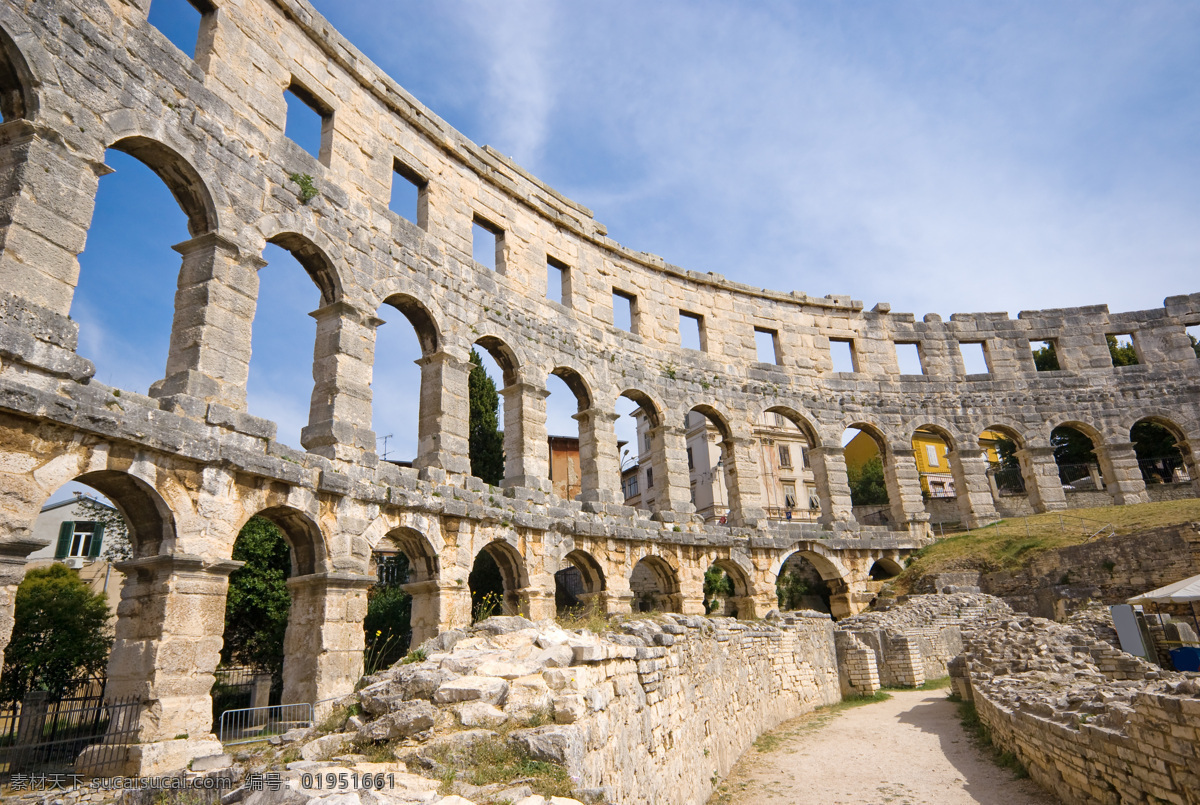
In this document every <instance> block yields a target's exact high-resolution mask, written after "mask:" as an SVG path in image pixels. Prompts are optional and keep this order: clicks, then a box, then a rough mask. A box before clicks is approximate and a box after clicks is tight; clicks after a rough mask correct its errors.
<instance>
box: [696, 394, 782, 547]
mask: <svg viewBox="0 0 1200 805" xmlns="http://www.w3.org/2000/svg"><path fill="white" fill-rule="evenodd" d="M693 414H698V415H699V416H700V417H701V418H702V419H703V422H704V423H707V424H706V425H704V426H703V427H704V430H703V432H702V433H698V432H697V431H695V430H694V428H697V427H700V426H701V423H700V422H699V421H697V420H696V418H695V417H693ZM685 422H686V428H685V430H684V436H685V440H686V441H685V444H686V446H687V450H688V455H689V467H688V470H689V475H690V478H689V481H691V482H694V483H692V485H691V486H690V489H689V491H690V493H691V496H692V499H691V502H692V503H693V504H694V505H695V507H696V511H697V513H698V514H700V515H702V516H704V517H705V519H706V520H709V521H710V522H711V521H720V522H728V523H729V524H732V525H739V526H754V525H755V524H756V523H757V522H758V520H759V518H760V517H762V516H763V510H762V508H761V507H762V494H761V486H760V482H761V475H760V472H759V470H760V467H759V462H760V460H761V453H760V451H759V450H758V448H757V447H755V445H754V441H753V439H751V438H748V437H746V436H741V437H737V436H735V435H734V429H733V425H732V424H731V423H730V420H729V417H727V416H726V415H725V414H724V413H722V412H721V411H719V410H718V409H717V408H716V407H715V406H713V405H710V404H708V403H700V404H698V405H695V406H692V408H690V409H689V410H688V412H687V416H686V419H685ZM747 424H749V423H747ZM707 425H712V426H713V428H714V429H715V430H716V433H717V449H718V450H719V451H720V454H719V456H718V457H717V460H716V462H715V463H714V462H713V460H712V454H711V452H710V449H709V443H710V439H709V432H708V427H707ZM756 453H759V454H758V455H756ZM697 462H699V464H697ZM726 508H727V509H728V514H727V515H726Z"/></svg>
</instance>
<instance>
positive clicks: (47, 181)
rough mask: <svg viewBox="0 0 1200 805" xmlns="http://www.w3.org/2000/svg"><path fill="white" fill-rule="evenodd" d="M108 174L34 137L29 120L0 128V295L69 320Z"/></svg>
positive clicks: (97, 165) (99, 166)
mask: <svg viewBox="0 0 1200 805" xmlns="http://www.w3.org/2000/svg"><path fill="white" fill-rule="evenodd" d="M107 173H112V169H111V168H109V167H108V166H107V165H104V164H103V163H98V162H95V163H90V162H86V161H84V160H82V159H80V158H79V157H77V156H73V155H72V154H71V153H70V152H69V151H68V149H67V148H66V147H65V146H62V145H58V144H56V143H53V142H51V141H49V140H46V139H44V138H42V137H41V136H39V135H38V134H37V133H36V131H35V129H34V126H33V124H31V123H29V122H28V121H26V120H13V121H9V122H8V123H4V124H2V125H0V209H2V210H3V215H0V277H4V292H7V293H11V294H13V295H15V296H18V297H20V298H21V299H23V300H25V301H27V302H28V303H31V304H33V305H36V306H37V307H39V308H42V309H44V310H46V311H48V312H49V313H51V314H56V315H58V316H61V317H62V318H63V319H66V317H67V315H68V314H69V313H70V312H71V300H72V298H73V297H74V295H75V285H76V283H77V282H78V279H79V261H78V256H79V253H80V252H82V251H83V246H84V241H85V240H86V239H87V231H88V226H89V225H90V224H91V220H92V207H93V206H94V204H95V199H96V187H97V184H98V182H99V177H101V176H103V175H105V174H107ZM75 332H77V330H75ZM64 346H67V348H68V349H73V348H74V346H75V345H74V344H73V343H72V344H70V345H64Z"/></svg>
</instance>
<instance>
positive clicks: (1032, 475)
mask: <svg viewBox="0 0 1200 805" xmlns="http://www.w3.org/2000/svg"><path fill="white" fill-rule="evenodd" d="M1016 456H1017V460H1018V461H1019V462H1021V476H1022V478H1024V480H1025V494H1026V495H1027V496H1028V497H1029V505H1030V506H1032V507H1033V510H1034V511H1035V512H1049V511H1057V510H1060V509H1065V508H1067V493H1066V492H1064V491H1063V485H1062V479H1061V478H1059V477H1058V463H1057V462H1056V461H1055V460H1054V448H1053V447H1026V448H1023V449H1021V450H1018V451H1017V453H1016Z"/></svg>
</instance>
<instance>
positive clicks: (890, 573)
mask: <svg viewBox="0 0 1200 805" xmlns="http://www.w3.org/2000/svg"><path fill="white" fill-rule="evenodd" d="M903 572H904V568H903V567H901V566H900V563H899V562H897V561H896V560H895V559H890V558H888V557H886V556H882V557H880V558H879V559H876V560H875V561H874V562H873V563H872V564H871V569H870V570H869V571H867V575H868V576H870V577H871V579H872V580H873V581H883V580H886V579H894V578H895V577H896V576H899V575H900V574H901V573H903Z"/></svg>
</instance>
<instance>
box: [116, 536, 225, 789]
mask: <svg viewBox="0 0 1200 805" xmlns="http://www.w3.org/2000/svg"><path fill="white" fill-rule="evenodd" d="M241 565H242V563H241V562H234V561H230V560H209V559H204V558H202V557H199V556H192V555H188V554H173V555H169V554H159V555H156V556H148V557H145V558H142V559H132V560H129V561H126V562H118V563H116V565H115V567H116V568H117V570H120V571H121V572H122V573H123V574H125V584H124V585H123V586H122V588H121V603H120V604H118V605H117V624H116V639H115V640H114V641H113V648H112V654H111V655H109V660H108V685H107V687H106V688H105V695H106V696H108V697H109V698H113V699H117V698H122V697H127V696H136V697H139V698H140V699H141V700H142V702H143V708H142V712H141V715H140V723H139V725H138V736H137V737H138V742H139V743H140V744H141V745H142V749H141V751H140V752H139V753H138V755H137V757H135V758H134V759H133V760H134V765H135V766H137V767H138V768H141V769H142V770H148V769H149V768H153V766H154V764H156V763H165V762H167V761H166V760H165V759H164V758H170V757H182V756H184V755H188V754H189V753H198V754H191V755H190V756H191V757H197V756H198V755H199V754H211V747H209V743H210V742H213V736H212V735H211V734H210V730H211V729H212V699H211V698H210V696H209V692H210V691H211V689H212V686H213V682H214V681H215V677H214V676H213V671H215V670H216V667H217V663H218V661H219V660H220V652H221V644H222V640H223V635H224V632H225V594H226V592H227V590H228V588H229V574H230V573H231V572H233V571H234V570H235V569H236V568H238V567H240V566H241ZM197 742H198V743H197ZM152 744H163V746H160V747H158V748H157V749H153V750H152V749H148V748H146V746H147V745H152ZM206 750H207V751H206ZM216 751H217V752H220V745H219V744H217V749H216ZM184 765H186V760H185V761H184Z"/></svg>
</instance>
